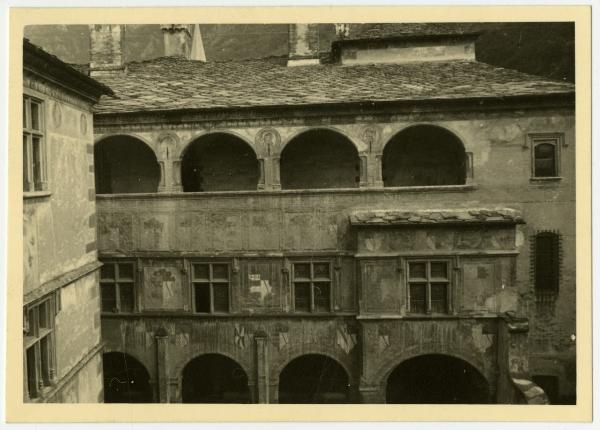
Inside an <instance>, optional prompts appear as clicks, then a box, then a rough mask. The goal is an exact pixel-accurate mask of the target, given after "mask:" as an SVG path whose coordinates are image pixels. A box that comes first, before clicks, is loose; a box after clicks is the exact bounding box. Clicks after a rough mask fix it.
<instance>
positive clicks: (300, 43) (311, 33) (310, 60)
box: [287, 24, 319, 66]
mask: <svg viewBox="0 0 600 430" xmlns="http://www.w3.org/2000/svg"><path fill="white" fill-rule="evenodd" d="M288 46H289V51H288V52H289V54H288V63H287V65H288V66H307V65H312V64H319V27H318V24H290V25H289V30H288Z"/></svg>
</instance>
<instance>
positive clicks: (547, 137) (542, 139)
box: [527, 133, 564, 181]
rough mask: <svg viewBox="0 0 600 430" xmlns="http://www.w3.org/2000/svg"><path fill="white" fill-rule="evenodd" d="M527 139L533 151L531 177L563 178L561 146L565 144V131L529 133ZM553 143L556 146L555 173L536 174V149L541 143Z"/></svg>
mask: <svg viewBox="0 0 600 430" xmlns="http://www.w3.org/2000/svg"><path fill="white" fill-rule="evenodd" d="M527 141H528V144H529V147H530V151H531V155H530V157H531V179H532V180H534V181H544V180H545V181H552V180H559V179H562V178H561V176H560V175H561V147H562V146H563V145H564V134H563V133H529V134H528V135H527ZM544 144H548V145H552V146H553V147H554V174H553V175H543V176H538V175H537V174H536V170H537V169H536V161H537V158H536V155H535V150H536V148H537V147H538V146H540V145H544Z"/></svg>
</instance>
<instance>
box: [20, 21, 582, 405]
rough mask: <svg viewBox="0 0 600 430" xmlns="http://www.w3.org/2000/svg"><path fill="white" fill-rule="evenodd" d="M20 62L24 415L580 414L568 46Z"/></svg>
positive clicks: (414, 31) (210, 49)
mask: <svg viewBox="0 0 600 430" xmlns="http://www.w3.org/2000/svg"><path fill="white" fill-rule="evenodd" d="M393 20H394V21H397V20H398V16H396V17H394V19H393ZM157 21H158V16H157ZM19 43H20V42H19ZM22 49H23V63H22V74H23V75H22V76H23V83H22V86H23V100H22V117H23V126H22V136H23V146H22V154H23V157H22V161H23V164H22V177H23V273H24V282H23V302H22V313H23V349H22V361H23V402H24V403H161V404H162V403H196V404H201V403H234V404H235V403H237V404H248V403H270V404H277V403H280V404H345V403H351V404H358V403H367V404H384V403H388V404H394V403H395V404H451V405H460V404H529V405H548V404H549V405H574V404H576V402H577V396H576V388H577V384H576V358H577V357H576V341H577V331H576V316H577V312H576V271H575V268H576V264H575V263H576V259H575V257H576V255H575V245H576V234H575V231H576V219H575V206H576V199H575V195H576V194H575V185H576V184H575V174H576V169H575V24H574V23H573V22H435V23H429V22H418V23H415V22H406V23H402V22H393V23H388V22H385V21H382V22H378V23H373V22H364V23H355V22H354V23H336V22H331V23H323V22H312V23H311V22H308V23H306V22H304V23H291V24H290V23H285V22H283V23H281V24H272V23H265V24H258V23H252V24H250V23H249V24H225V23H224V24H202V23H200V24H198V23H186V24H159V23H156V24H84V25H83V24H77V25H75V24H73V25H58V24H53V25H28V26H26V27H25V29H24V39H23V41H22ZM16 144H17V146H18V142H17V143H16ZM17 167H20V166H17ZM19 180H20V178H19ZM19 312H20V311H19Z"/></svg>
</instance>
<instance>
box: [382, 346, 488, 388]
mask: <svg viewBox="0 0 600 430" xmlns="http://www.w3.org/2000/svg"><path fill="white" fill-rule="evenodd" d="M422 355H445V356H448V357H453V358H456V359H458V360H462V361H464V362H466V363H468V364H470V365H471V366H473V367H474V368H475V369H476V370H477V371H478V372H479V373H481V375H483V377H484V378H485V379H486V381H487V382H488V383H490V382H491V381H490V380H489V378H488V375H487V374H486V372H485V369H484V366H483V363H481V362H480V361H479V360H477V358H476V357H475V355H473V354H469V353H466V352H461V353H460V354H457V353H455V352H446V351H440V350H438V349H435V348H426V349H421V350H419V351H415V352H400V353H398V354H394V355H391V356H390V357H388V358H387V359H386V360H384V361H383V363H382V364H380V365H379V367H378V368H377V370H376V371H375V373H373V377H372V381H373V383H374V384H377V385H379V386H381V387H384V388H385V384H386V381H387V378H388V377H389V376H390V373H392V372H393V371H394V369H395V368H396V367H397V366H398V365H399V364H401V363H403V362H404V361H407V360H410V359H412V358H415V357H419V356H422Z"/></svg>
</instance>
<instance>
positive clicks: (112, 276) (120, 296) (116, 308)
mask: <svg viewBox="0 0 600 430" xmlns="http://www.w3.org/2000/svg"><path fill="white" fill-rule="evenodd" d="M135 276H136V272H135V264H134V263H133V262H131V261H103V266H102V267H101V268H100V296H101V298H102V312H111V313H131V312H134V310H135V308H136V306H135V284H136V278H135Z"/></svg>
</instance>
